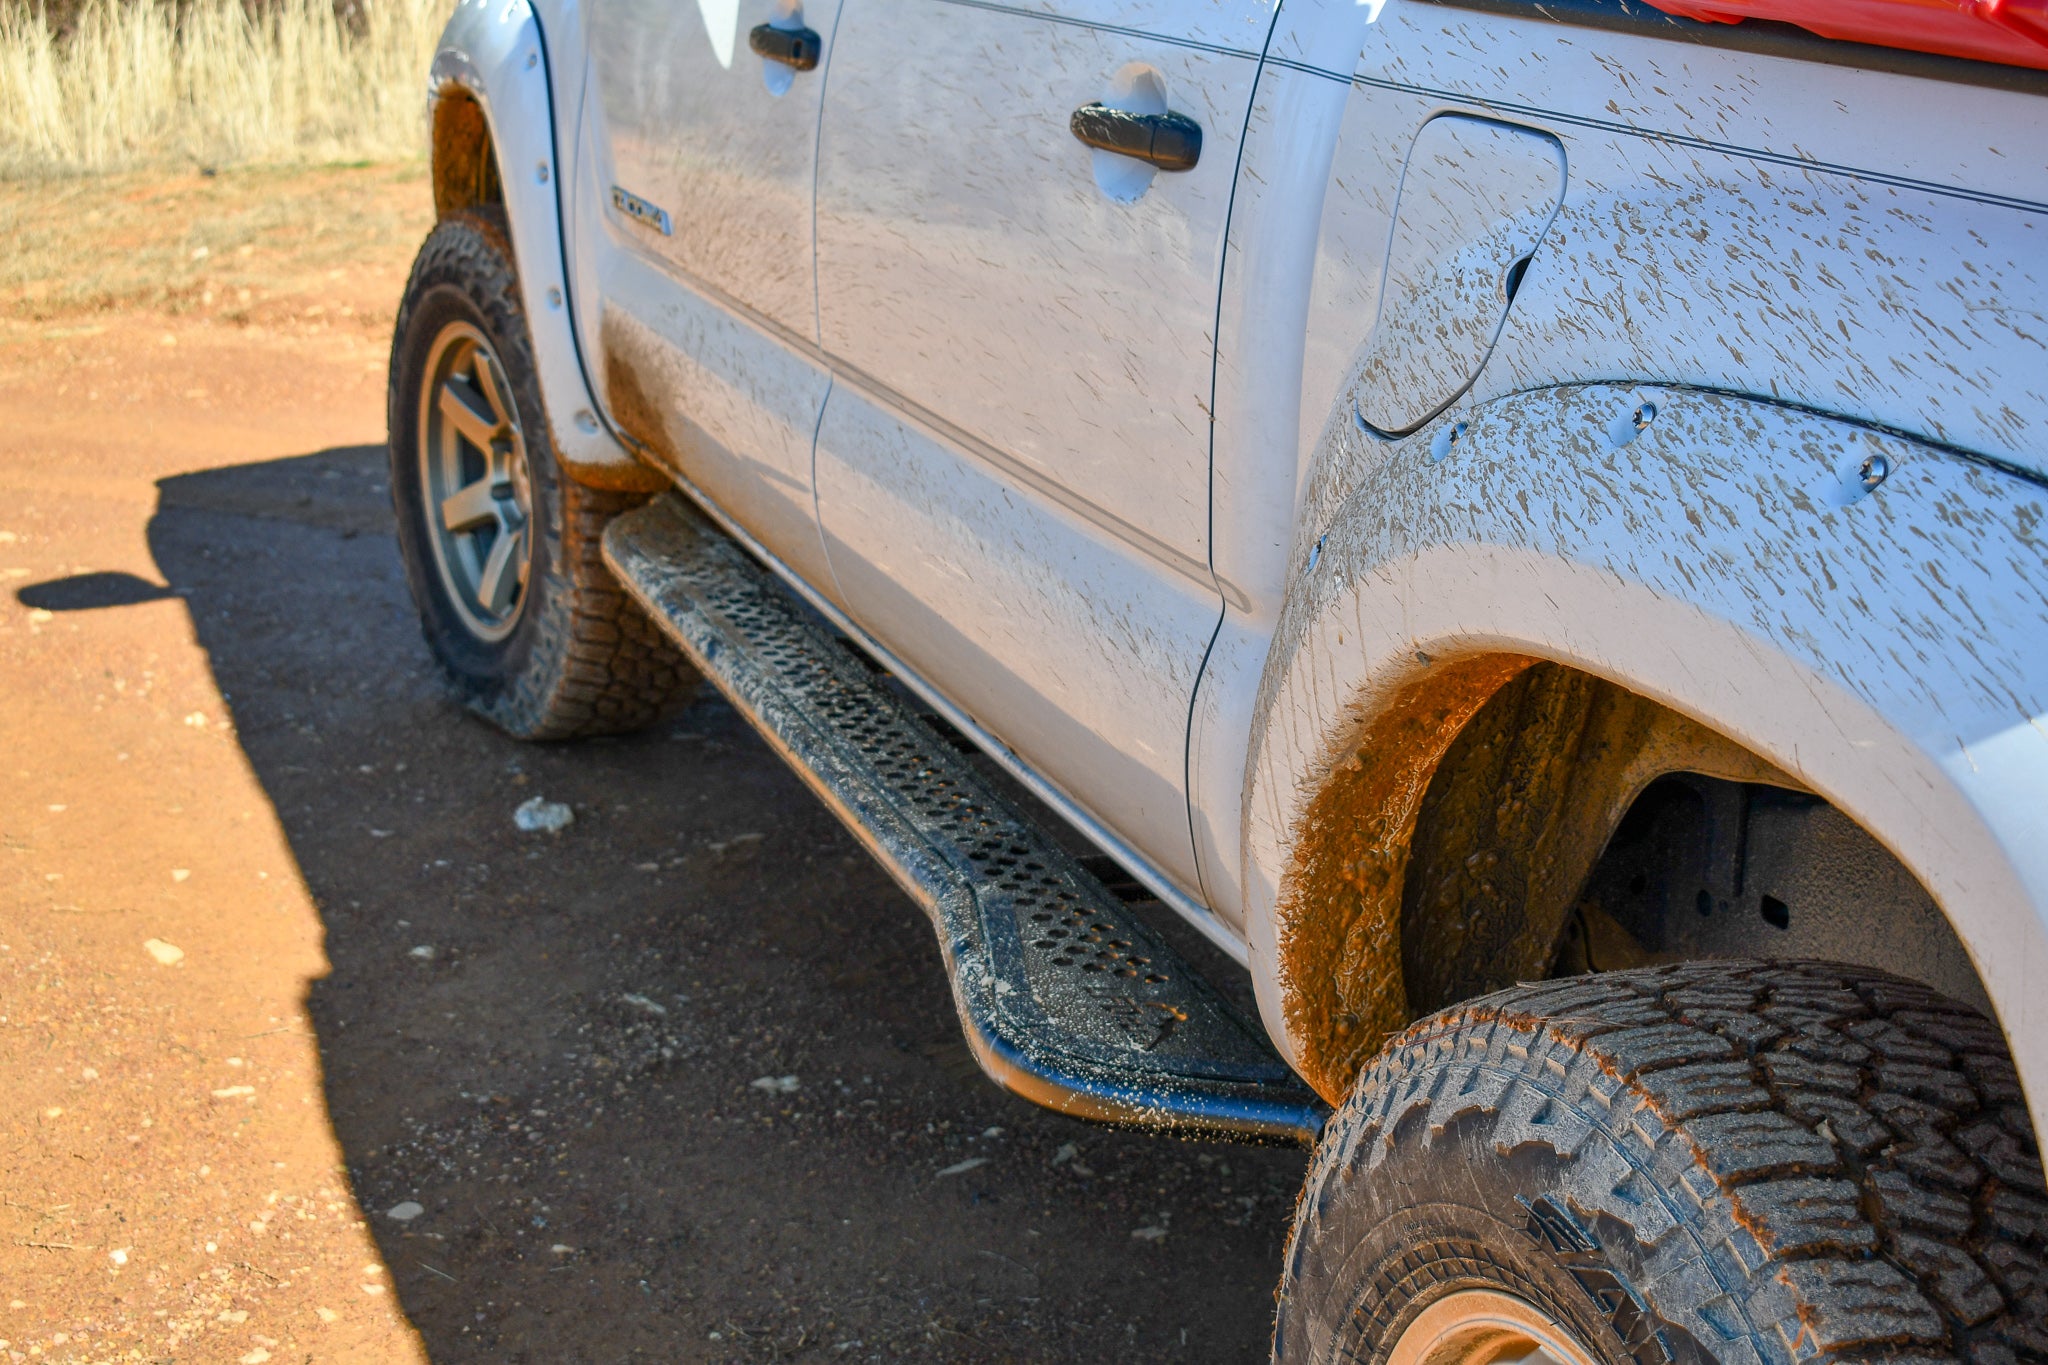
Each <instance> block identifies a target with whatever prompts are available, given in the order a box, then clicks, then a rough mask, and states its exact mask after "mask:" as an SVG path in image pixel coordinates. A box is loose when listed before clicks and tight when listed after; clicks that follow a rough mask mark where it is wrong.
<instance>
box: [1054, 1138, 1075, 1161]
mask: <svg viewBox="0 0 2048 1365" xmlns="http://www.w3.org/2000/svg"><path fill="white" fill-rule="evenodd" d="M1079 1155H1081V1149H1080V1148H1079V1147H1076V1146H1075V1145H1074V1144H1073V1143H1071V1142H1068V1143H1063V1144H1061V1146H1060V1149H1059V1150H1058V1151H1057V1152H1054V1153H1053V1154H1052V1164H1053V1165H1055V1166H1064V1165H1066V1164H1067V1163H1068V1162H1069V1161H1072V1160H1073V1159H1074V1158H1075V1157H1077V1156H1079Z"/></svg>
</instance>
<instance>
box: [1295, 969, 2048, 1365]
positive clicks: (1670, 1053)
mask: <svg viewBox="0 0 2048 1365" xmlns="http://www.w3.org/2000/svg"><path fill="white" fill-rule="evenodd" d="M2044 1193H2048V1191H2044V1188H2043V1183H2042V1172H2041V1163H2040V1159H2039V1153H2038V1149H2037V1147H2036V1146H2035V1143H2034V1138H2033V1133H2032V1129H2031V1127H2030V1125H2029V1123H2028V1120H2027V1115H2026V1110H2025V1107H2024V1103H2023V1101H2022V1098H2021V1095H2020V1090H2019V1083H2018V1078H2017V1075H2016V1074H2015V1072H2014V1070H2013V1067H2012V1063H2011V1061H2010V1060H2009V1058H2008V1057H2007V1055H2006V1051H2005V1047H2004V1043H2003V1040H2002V1038H2001V1037H2000V1035H1999V1033H1998V1030H1997V1029H1996V1028H1995V1027H1994V1026H1993V1025H1992V1024H1990V1023H1989V1022H1988V1021H1987V1020H1985V1019H1984V1018H1983V1017H1982V1016H1981V1015H1978V1014H1976V1013H1975V1012H1973V1011H1971V1010H1970V1009H1969V1008H1968V1007H1966V1006H1963V1005H1960V1004H1957V1003H1956V1002H1954V1001H1950V1000H1947V999H1945V998H1943V997H1941V996H1939V995H1936V994H1934V993H1933V992H1932V991H1929V990H1927V989H1926V988H1925V987H1922V986H1919V985H1917V984H1914V983H1909V982H1905V981H1901V980H1899V979H1897V978H1894V977H1889V976H1885V975H1883V974H1881V973H1877V972H1872V971H1867V970H1862V969H1857V968H1848V967H1835V966H1829V965H1821V964H1785V963H1769V964H1766V963H1726V962H1720V963H1694V964H1685V965H1681V966H1676V967H1666V968H1654V969H1645V970H1641V971H1629V972H1615V973H1609V974H1606V975H1603V976H1592V977H1582V978H1578V979H1574V980H1569V981H1557V982H1548V983H1543V984H1538V985H1529V986H1518V987H1516V988H1514V989H1512V990H1507V991H1502V992H1499V993H1497V994H1494V995H1490V996H1487V997H1484V998H1482V999H1479V1000H1475V1001H1472V1002H1469V1003H1467V1004H1465V1005H1461V1006H1458V1007H1456V1008H1453V1009H1451V1010H1447V1011H1445V1012H1444V1013H1442V1014H1438V1015H1436V1016H1434V1017H1432V1018H1429V1019H1425V1020H1423V1021H1421V1022H1420V1023H1417V1024H1415V1025H1413V1026H1412V1027H1410V1028H1409V1029H1408V1030H1407V1031H1406V1032H1405V1033H1403V1034H1402V1035H1400V1036H1399V1037H1397V1038H1396V1039H1394V1040H1393V1041H1392V1042H1391V1043H1390V1044H1389V1045H1388V1047H1387V1048H1386V1049H1385V1050H1384V1051H1383V1052H1382V1053H1381V1054H1380V1055H1379V1056H1378V1057H1377V1058H1376V1059H1375V1060H1374V1062H1373V1063H1372V1065H1371V1066H1370V1067H1369V1068H1368V1069H1367V1072H1366V1074H1365V1075H1364V1076H1362V1077H1361V1078H1360V1080H1359V1084H1358V1087H1357V1090H1356V1091H1355V1093H1354V1094H1353V1096H1352V1098H1351V1099H1350V1100H1349V1101H1348V1102H1347V1103H1346V1104H1345V1106H1344V1107H1343V1109H1341V1110H1340V1111H1339V1113H1338V1114H1337V1115H1336V1117H1335V1118H1333V1119H1332V1121H1331V1124H1330V1127H1329V1128H1328V1130H1327V1131H1326V1133H1325V1136H1324V1138H1323V1141H1322V1143H1321V1144H1320V1145H1319V1147H1318V1149H1317V1152H1316V1156H1315V1160H1314V1162H1313V1163H1312V1165H1311V1167H1310V1172H1309V1178H1308V1184H1307V1188H1306V1190H1305V1192H1304V1194H1303V1198H1302V1203H1301V1207H1300V1210H1299V1212H1298V1214H1297V1218H1296V1224H1295V1229H1294V1233H1293V1236H1292V1239H1291V1240H1290V1243H1289V1247H1288V1256H1287V1265H1286V1272H1285V1277H1284V1279H1283V1281H1282V1285H1281V1295H1280V1306H1279V1314H1278V1319H1277V1323H1276V1329H1275V1337H1274V1358H1275V1360H1276V1361H1279V1362H1282V1365H1298V1363H1305V1362H1312V1361H1313V1362H1328V1361H1340V1360H1341V1361H1347V1362H1350V1361H1356V1362H1368V1363H1369V1365H1458V1363H1459V1362H1463V1363H1464V1365H1486V1362H1489V1361H1496V1360H1499V1361H1506V1360H1510V1359H1515V1358H1529V1359H1536V1358H1538V1357H1539V1356H1540V1357H1541V1358H1542V1359H1544V1360H1548V1361H1554V1362H1556V1363H1557V1365H1708V1362H1714V1363H1715V1365H1752V1363H1755V1365H1795V1363H1798V1362H1807V1361H1823V1360H1824V1361H1848V1360H1855V1361H1878V1360H1892V1361H1898V1362H1900V1363H1901V1365H1904V1362H1906V1361H1908V1360H1912V1361H1915V1362H1931V1361H1935V1360H1943V1359H1947V1360H1960V1361H1968V1362H1971V1365H2015V1362H2039V1361H2043V1360H2048V1276H2044V1274H2043V1270H2042V1262H2043V1256H2044V1253H2048V1202H2044V1200H2043V1195H2044ZM1508 1307H1512V1308H1513V1310H1514V1311H1513V1312H1507V1311H1504V1309H1505V1308H1508ZM1516 1314H1519V1315H1520V1318H1519V1320H1517V1319H1516ZM1461 1333H1462V1334H1463V1335H1462V1336H1461V1335H1460V1334H1461ZM1546 1333H1548V1334H1549V1339H1547V1340H1546V1335H1545V1334H1546Z"/></svg>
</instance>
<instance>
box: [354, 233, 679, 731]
mask: <svg viewBox="0 0 2048 1365" xmlns="http://www.w3.org/2000/svg"><path fill="white" fill-rule="evenodd" d="M451 318H461V319H464V320H466V321H468V322H469V323H470V324H471V325H473V326H475V327H477V328H479V329H480V330H481V331H482V332H483V333H484V335H485V336H486V337H487V338H489V340H490V343H491V345H492V347H493V348H494V349H495V351H496V354H497V358H498V360H499V362H500V364H501V365H502V367H503V370H504V372H505V375H506V377H507V379H508V380H509V383H510V387H511V390H512V399H513V403H514V405H515V406H516V408H517V410H518V415H519V426H520V428H521V431H522V433H523V436H524V444H525V446H526V468H527V471H528V476H529V484H530V499H531V503H532V508H531V515H530V518H529V526H530V528H531V532H530V533H531V536H532V542H533V560H532V563H531V567H530V569H529V571H528V575H529V576H528V581H527V585H526V589H525V595H524V600H523V602H522V604H521V609H520V619H519V621H518V624H517V625H516V627H514V628H513V630H512V632H511V634H510V635H508V636H506V637H505V638H504V639H502V640H498V641H490V640H485V639H480V638H478V636H477V635H476V634H475V633H473V632H472V631H471V630H470V629H469V628H468V627H467V626H465V624H464V623H463V620H462V617H461V615H460V614H459V613H458V612H457V611H456V610H455V608H454V606H453V604H452V603H451V601H450V600H449V594H448V589H447V587H446V586H445V585H444V584H443V583H442V581H441V574H440V571H439V570H438V569H437V568H436V566H435V561H434V558H433V550H432V547H431V546H430V545H429V543H428V542H427V539H426V537H427V536H428V535H429V534H430V532H429V530H428V527H427V524H426V520H425V518H426V517H427V515H428V509H427V506H426V498H425V495H424V492H423V490H422V487H421V476H420V470H419V460H418V458H417V454H416V449H417V448H416V445H415V442H416V441H417V440H418V427H419V415H418V414H419V386H420V385H421V384H422V383H424V382H426V381H427V376H426V375H425V373H424V366H425V361H426V356H427V351H428V348H429V347H430V346H431V345H432V343H433V340H434V338H435V336H437V335H438V334H439V332H440V329H441V328H442V327H443V326H444V325H445V324H446V323H447V322H448V321H449V320H450V319H451ZM388 418H389V423H390V433H391V444H390V450H391V500H392V504H393V507H394V509H395V510H396V512H397V515H398V544H399V549H400V552H401V554H402V555H403V557H404V560H405V571H406V579H407V581H408V582H409V583H410V585H411V587H412V595H413V601H414V603H415V604H416V605H417V606H418V608H419V614H420V625H421V628H422V630H423V632H424V633H425V635H426V639H427V645H428V647H429V648H430V649H431V650H432V651H433V654H434V657H435V659H436V660H438V661H439V663H440V665H441V667H442V669H443V671H444V672H445V673H446V675H447V677H448V680H449V682H450V683H451V684H452V685H453V686H454V688H455V690H456V692H457V694H458V695H459V696H460V697H461V699H462V701H463V702H464V704H465V705H467V706H468V707H469V709H470V710H472V711H474V712H475V713H476V714H478V715H479V716H482V717H483V718H484V719H486V720H488V721H490V722H491V723H492V724H493V725H495V726H497V727H498V728H499V729H501V730H504V731H505V732H506V733H507V734H510V735H513V736H516V737H517V738H520V739H532V740H544V739H571V738H578V737H583V736H589V735H602V734H616V733H621V732H624V731H629V730H635V729H639V728H640V727H642V726H645V725H647V724H648V723H650V722H651V721H653V720H654V719H655V718H656V717H657V716H658V715H660V714H661V712H662V710H663V709H664V708H665V707H666V706H667V705H668V703H669V702H670V701H671V699H673V698H675V697H676V696H677V695H679V694H680V693H681V692H682V691H683V690H684V689H686V688H690V687H694V685H695V684H696V682H697V674H696V673H695V671H694V670H693V669H692V668H691V667H690V666H689V664H688V663H686V662H685V661H684V660H683V658H682V657H681V655H679V654H678V653H677V652H676V650H675V648H674V646H673V645H671V644H670V643H669V642H668V640H667V639H666V638H665V637H664V636H663V635H662V634H661V632H660V631H659V630H658V629H657V628H656V627H655V625H654V623H653V622H652V621H651V620H649V619H648V617H647V615H646V613H645V612H643V611H642V610H641V609H640V607H639V605H638V604H637V603H635V602H634V601H633V600H632V599H631V598H630V597H628V596H627V595H626V593H625V591H624V590H623V589H622V588H621V587H620V586H619V583H618V580H617V579H616V578H615V577H613V575H612V572H611V570H610V569H608V568H607V567H606V566H605V563H604V558H603V554H602V552H601V544H602V539H603V535H604V528H605V525H606V524H607V523H608V522H610V521H611V519H612V518H613V517H615V516H618V515H619V514H620V513H622V512H627V511H630V510H632V509H633V508H635V507H638V506H640V505H641V504H643V503H645V502H646V501H647V495H646V494H644V493H619V492H610V491H606V490H601V489H593V488H588V487H585V486H583V485H581V484H578V483H575V482H573V481H572V480H570V479H568V478H567V477H565V476H564V474H563V472H562V469H561V467H560V465H559V464H558V462H557V461H556V458H555V452H554V444H553V442H552V441H551V440H550V439H549V435H548V423H547V418H546V414H545V412H544V411H543V409H542V406H541V398H540V388H539V384H538V382H537V380H536V377H535V372H534V364H533V341H532V337H531V335H530V334H529V332H528V331H527V325H526V314H525V310H524V309H523V308H522V307H521V304H520V295H519V286H518V274H517V271H516V269H515V267H514V263H513V259H512V248H511V244H510V241H509V239H508V237H507V236H506V232H505V225H504V219H503V217H502V215H501V214H499V213H498V212H496V211H494V210H471V211H467V212H463V213H458V214H454V215H451V216H450V217H448V218H446V219H444V220H443V221H442V222H441V223H440V224H439V225H438V226H436V227H435V228H434V230H433V232H432V233H431V234H429V236H428V237H427V240H426V242H425V244H424V245H423V246H421V248H420V253H419V256H418V258H417V259H416V260H415V261H414V262H413V268H412V278H411V279H410V281H408V283H407V284H406V290H405V299H404V302H403V303H402V305H401V306H400V308H399V313H398V325H397V329H396V332H395V335H394V337H393V340H392V349H391V369H390V390H389V410H388Z"/></svg>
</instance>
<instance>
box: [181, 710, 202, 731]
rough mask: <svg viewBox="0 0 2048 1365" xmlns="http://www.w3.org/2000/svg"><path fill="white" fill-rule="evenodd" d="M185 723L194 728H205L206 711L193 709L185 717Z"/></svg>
mask: <svg viewBox="0 0 2048 1365" xmlns="http://www.w3.org/2000/svg"><path fill="white" fill-rule="evenodd" d="M185 723H186V724H187V725H189V726H191V727H192V728H193V729H195V730H204V729H205V728H206V713H205V712H204V711H194V712H192V713H191V714H190V715H188V716H186V717H185Z"/></svg>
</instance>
